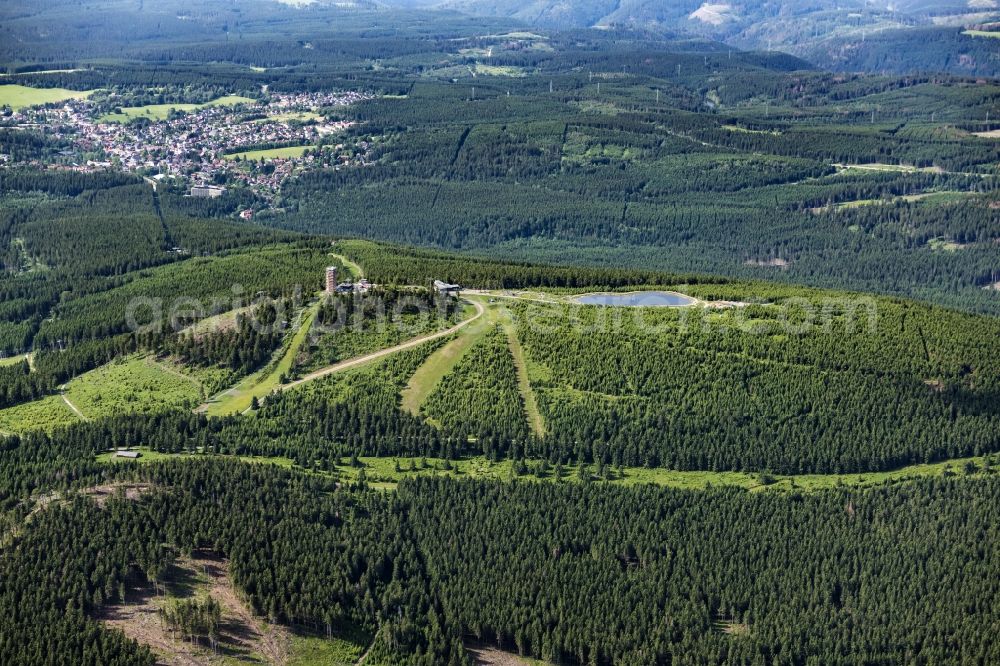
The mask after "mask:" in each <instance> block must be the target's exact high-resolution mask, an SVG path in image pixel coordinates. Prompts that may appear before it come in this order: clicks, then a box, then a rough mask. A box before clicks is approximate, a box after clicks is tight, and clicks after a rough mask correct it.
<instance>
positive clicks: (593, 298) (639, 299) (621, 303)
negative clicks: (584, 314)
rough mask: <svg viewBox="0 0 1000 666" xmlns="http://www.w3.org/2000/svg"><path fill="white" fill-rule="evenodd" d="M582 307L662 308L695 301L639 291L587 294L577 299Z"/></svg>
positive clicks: (689, 303) (667, 293) (688, 298)
mask: <svg viewBox="0 0 1000 666" xmlns="http://www.w3.org/2000/svg"><path fill="white" fill-rule="evenodd" d="M576 302H577V303H580V304H581V305H609V306H612V307H619V308H662V307H672V308H676V307H680V306H682V305H691V304H692V303H694V302H695V300H694V299H693V298H691V297H689V296H685V295H684V294H675V293H673V292H670V291H639V292H635V293H633V294H587V295H586V296H580V297H579V298H577V299H576Z"/></svg>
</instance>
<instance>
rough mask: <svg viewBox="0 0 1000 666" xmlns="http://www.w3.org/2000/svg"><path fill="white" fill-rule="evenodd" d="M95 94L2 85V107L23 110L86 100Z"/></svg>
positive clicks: (0, 93)
mask: <svg viewBox="0 0 1000 666" xmlns="http://www.w3.org/2000/svg"><path fill="white" fill-rule="evenodd" d="M93 92H94V91H93V90H84V91H80V90H66V89H65V88H29V87H27V86H19V85H16V84H9V85H2V86H0V106H9V107H11V108H12V109H22V108H24V107H26V106H37V105H39V104H52V103H53V102H62V101H65V100H67V99H84V98H86V97H89V96H90V95H91V93H93Z"/></svg>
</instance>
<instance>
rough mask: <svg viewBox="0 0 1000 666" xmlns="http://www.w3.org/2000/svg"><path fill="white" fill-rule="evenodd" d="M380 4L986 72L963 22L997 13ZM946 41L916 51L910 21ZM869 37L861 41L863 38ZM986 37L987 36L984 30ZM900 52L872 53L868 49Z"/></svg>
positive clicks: (701, 4)
mask: <svg viewBox="0 0 1000 666" xmlns="http://www.w3.org/2000/svg"><path fill="white" fill-rule="evenodd" d="M382 2H383V3H384V5H386V6H390V7H392V6H395V7H408V8H422V9H452V10H457V11H461V12H463V13H468V14H473V15H482V16H494V17H505V18H512V19H516V20H519V21H523V22H525V23H527V24H529V25H532V26H536V27H538V28H547V29H568V28H626V29H641V30H644V31H662V32H664V33H670V34H687V35H692V36H700V37H707V38H711V39H717V40H722V41H725V42H727V43H729V44H731V45H733V46H737V47H740V48H746V49H761V50H764V49H766V50H782V51H786V52H788V53H792V54H794V55H797V56H801V57H804V58H806V59H808V60H811V61H813V62H815V63H817V64H818V65H820V66H824V67H831V68H843V69H853V68H870V67H871V66H872V63H880V64H881V65H883V66H884V67H886V68H887V69H891V70H892V71H903V70H922V69H934V70H940V69H942V68H943V70H948V71H954V72H956V73H967V74H976V75H979V74H989V75H992V74H993V73H994V71H993V70H994V67H995V66H996V65H995V63H993V62H992V60H994V59H993V58H991V57H990V56H989V51H990V46H991V45H990V44H988V43H983V41H984V40H983V38H981V37H980V39H979V40H978V41H977V40H975V39H974V38H973V36H971V35H964V34H963V30H964V28H965V27H966V26H972V25H977V24H981V23H984V22H990V21H995V20H996V21H1000V0H800V1H792V2H788V1H785V2H780V1H774V0H670V1H664V0H382ZM915 30H916V31H922V32H921V33H920V34H922V35H923V37H922V38H929V39H930V41H931V42H933V43H934V44H935V45H936V47H935V48H939V47H941V48H943V47H942V45H945V44H947V48H948V49H949V51H948V52H947V53H943V54H942V53H939V52H938V51H937V50H935V51H934V52H933V53H930V54H928V56H927V57H924V54H922V53H921V52H920V49H919V43H917V44H916V46H917V47H918V48H917V49H916V50H915V51H914V46H915V44H914V39H913V35H912V34H911V33H912V32H913V31H915ZM872 39H874V40H875V43H874V44H869V43H868V42H869V40H872ZM985 41H987V42H989V41H992V40H990V39H988V38H987V39H986V40H985ZM903 45H905V48H907V49H908V52H907V53H903V54H895V55H894V56H892V57H889V56H890V55H891V54H884V55H885V56H886V57H881V56H882V55H883V54H880V53H877V54H875V55H873V54H872V51H873V50H875V49H893V48H903Z"/></svg>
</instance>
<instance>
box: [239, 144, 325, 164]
mask: <svg viewBox="0 0 1000 666" xmlns="http://www.w3.org/2000/svg"><path fill="white" fill-rule="evenodd" d="M311 148H315V146H291V147H288V148H268V149H265V150H248V151H246V152H244V153H231V154H229V155H224V156H223V157H224V158H225V159H227V160H235V159H241V160H251V161H254V160H277V159H288V158H290V157H302V155H303V153H305V152H306V151H307V150H309V149H311Z"/></svg>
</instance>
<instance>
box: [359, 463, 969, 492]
mask: <svg viewBox="0 0 1000 666" xmlns="http://www.w3.org/2000/svg"><path fill="white" fill-rule="evenodd" d="M360 460H361V462H362V464H363V465H364V469H365V477H366V479H367V481H368V483H370V484H372V485H373V486H375V487H377V488H381V489H385V490H391V489H393V488H395V486H396V484H397V483H399V481H400V480H402V479H404V478H406V477H409V476H418V475H432V476H442V475H447V476H454V477H455V478H469V479H495V480H511V479H514V478H518V479H520V480H523V481H528V482H532V481H548V482H555V481H557V479H556V477H555V473H554V467H552V466H551V465H550V466H549V468H548V471H547V472H545V473H544V474H542V476H538V475H536V474H535V473H534V472H532V471H529V473H528V474H526V475H524V476H521V477H515V476H514V472H513V463H512V462H511V461H509V460H507V461H501V462H492V461H490V460H488V459H486V458H484V457H475V458H468V459H464V460H459V461H451V463H450V465H451V466H452V468H453V469H452V470H450V471H447V470H445V469H443V468H444V467H445V461H443V460H437V459H432V458H428V459H426V463H427V466H426V467H425V468H421V460H420V459H412V460H411V459H408V458H365V457H362V458H361V459H360ZM986 461H987V457H983V456H979V457H974V458H962V459H957V460H949V461H944V462H938V463H929V464H922V465H910V466H907V467H903V468H900V469H898V470H893V471H890V472H875V473H866V474H800V475H794V476H783V475H778V474H775V475H770V474H758V473H746V472H702V471H698V472H681V471H675V470H668V469H648V468H644V467H625V468H624V469H623V470H622V472H621V473H619V470H618V469H614V470H613V474H614V475H613V478H612V479H611V480H610V481H609V482H610V483H612V484H615V485H625V486H634V485H642V484H652V485H657V486H667V487H670V488H681V489H687V490H700V489H704V488H706V487H708V486H710V485H711V486H736V487H739V488H744V489H746V490H749V491H754V492H759V491H764V490H769V491H770V490H783V491H789V490H803V491H817V490H826V489H830V488H835V487H838V486H842V485H843V486H857V487H867V486H876V485H881V484H885V483H900V482H903V481H907V480H911V479H916V478H920V477H928V476H942V475H944V474H946V473H947V474H963V473H965V472H964V471H963V470H964V467H965V466H966V465H967V464H969V463H971V464H974V465H975V466H976V469H977V470H979V472H977V473H981V470H983V469H984V465H985V463H986ZM526 462H527V465H528V468H529V470H535V469H536V468H537V466H538V465H539V463H540V461H530V460H529V461H526ZM397 463H399V465H400V471H396V464H397ZM411 464H412V465H413V466H416V467H417V469H415V470H411V469H410V467H411ZM590 472H591V475H592V476H593V475H594V473H595V472H596V468H595V467H594V466H593V465H591V466H590ZM340 473H341V474H342V475H343V476H345V477H346V478H347V479H350V480H352V481H353V480H355V479H356V478H357V474H358V470H357V469H355V468H351V467H342V468H340ZM594 478H596V477H594ZM558 481H560V482H563V483H580V482H581V480H580V476H579V473H578V469H577V467H576V466H575V465H574V466H567V467H565V468H564V469H563V474H562V476H561V477H560V478H559V479H558ZM601 482H602V483H604V481H601Z"/></svg>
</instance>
